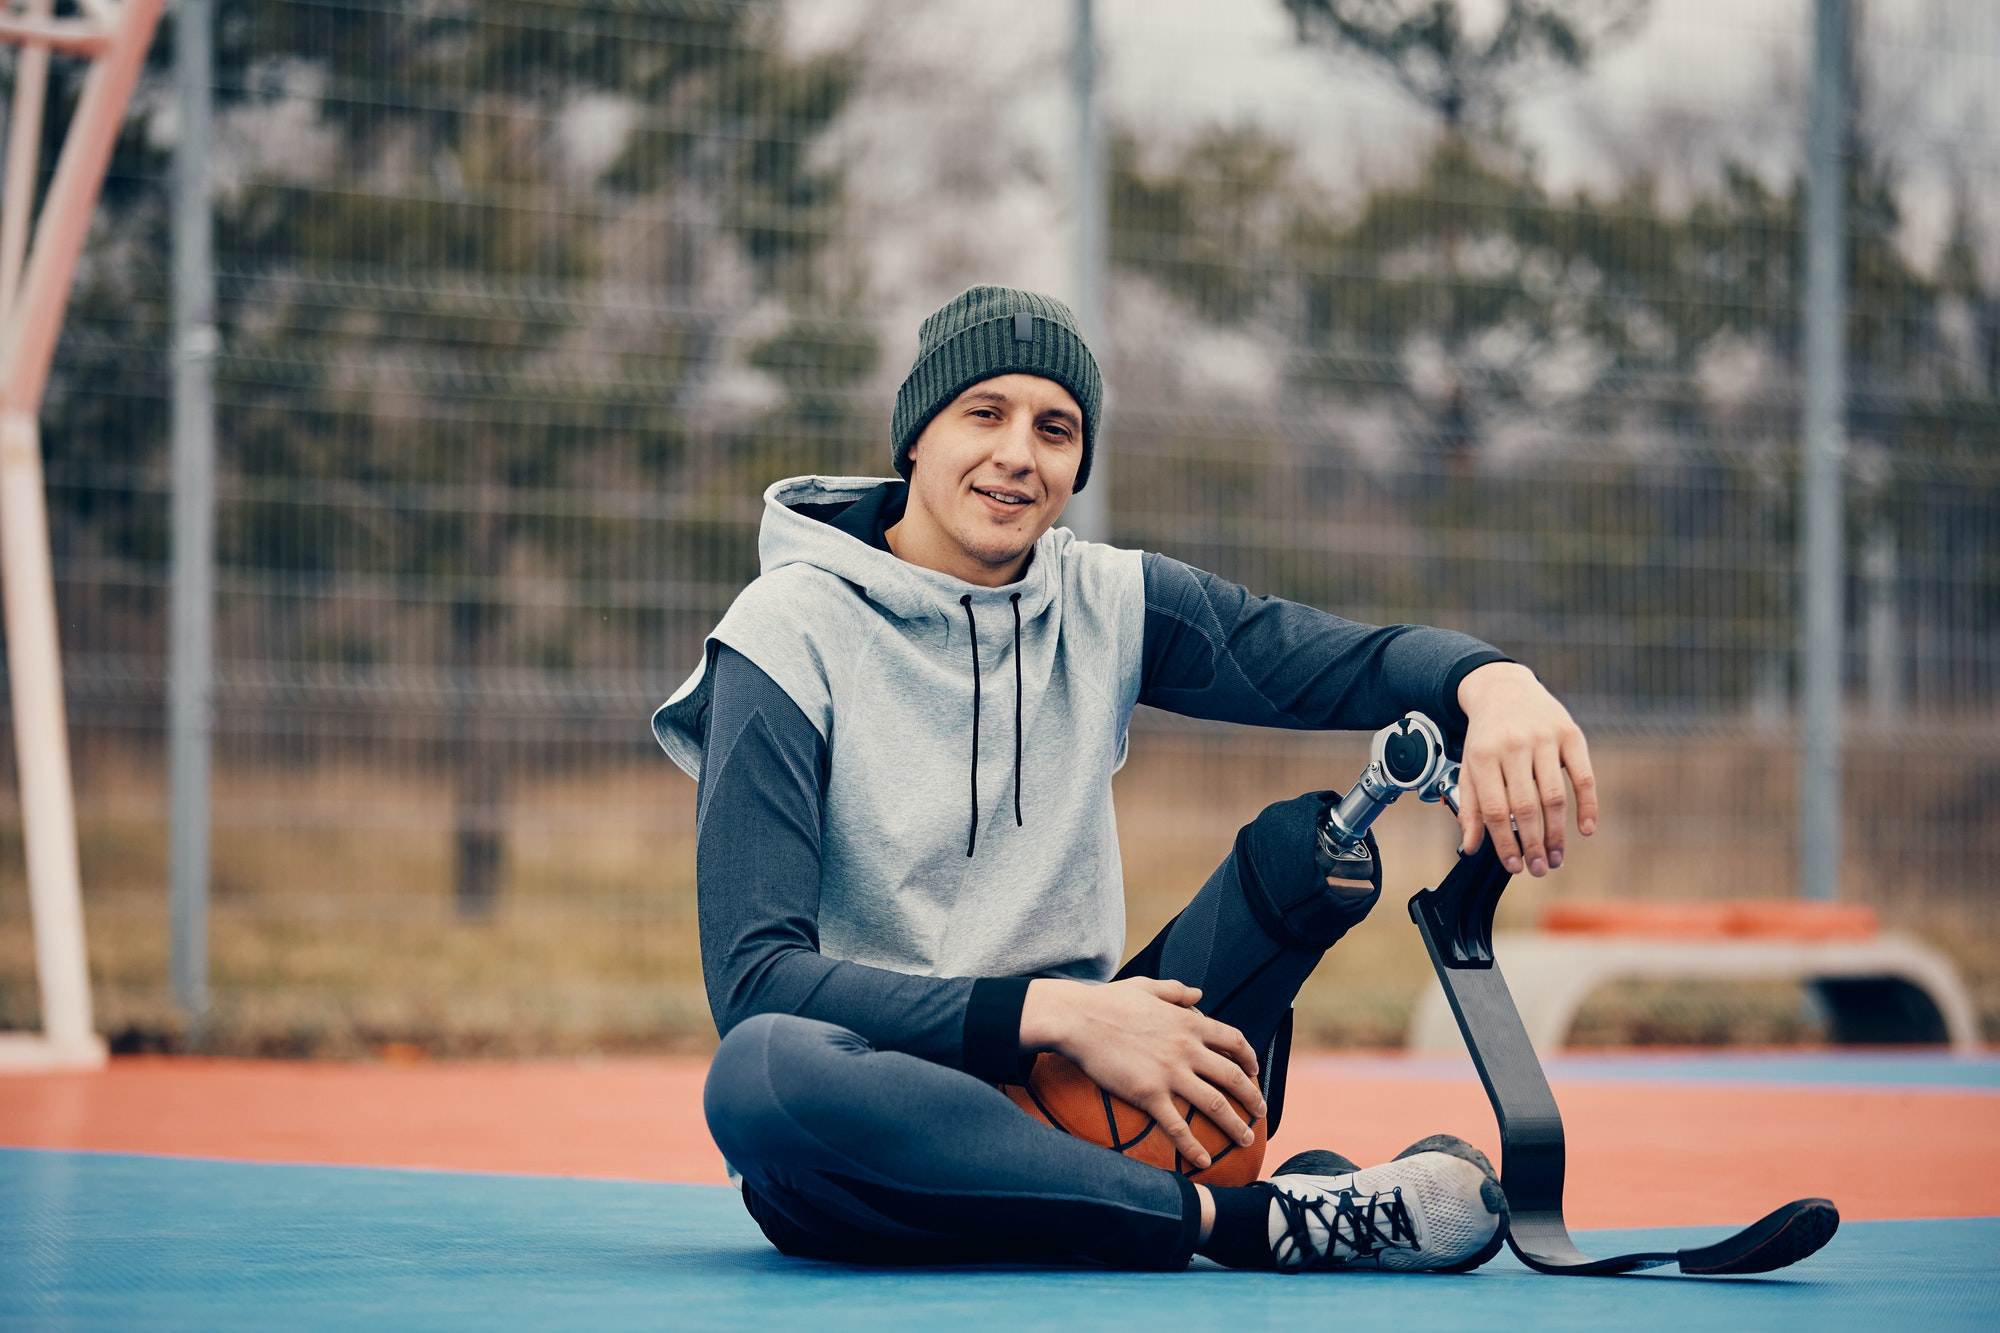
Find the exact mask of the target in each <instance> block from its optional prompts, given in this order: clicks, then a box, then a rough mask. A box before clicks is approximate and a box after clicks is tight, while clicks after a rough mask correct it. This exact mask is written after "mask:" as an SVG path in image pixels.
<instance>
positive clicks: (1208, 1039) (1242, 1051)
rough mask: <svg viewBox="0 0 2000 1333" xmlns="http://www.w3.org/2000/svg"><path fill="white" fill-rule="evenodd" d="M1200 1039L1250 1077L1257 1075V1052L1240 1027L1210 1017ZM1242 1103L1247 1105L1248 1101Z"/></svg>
mask: <svg viewBox="0 0 2000 1333" xmlns="http://www.w3.org/2000/svg"><path fill="white" fill-rule="evenodd" d="M1201 1039H1202V1041H1203V1042H1205V1043H1207V1045H1208V1048H1209V1049H1210V1050H1211V1051H1215V1052H1217V1053H1219V1054H1221V1055H1223V1056H1226V1057H1228V1058H1229V1059H1231V1060H1234V1061H1235V1062H1236V1067H1237V1068H1239V1069H1241V1070H1242V1071H1243V1072H1244V1073H1245V1074H1248V1075H1249V1076H1250V1077H1251V1078H1256V1077H1257V1052H1256V1051H1254V1050H1252V1049H1251V1048H1250V1039H1249V1038H1248V1037H1246V1036H1244V1035H1243V1033H1242V1031H1241V1030H1240V1029H1237V1028H1233V1027H1231V1026H1230V1025H1229V1024H1227V1023H1224V1022H1221V1021H1219V1020H1217V1019H1210V1020H1208V1026H1207V1027H1206V1028H1205V1029H1203V1031H1202V1036H1201ZM1243 1104H1244V1105H1245V1106H1248V1105H1249V1104H1250V1103H1248V1102H1245V1103H1243Z"/></svg>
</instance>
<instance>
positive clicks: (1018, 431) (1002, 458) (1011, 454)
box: [993, 420, 1035, 472]
mask: <svg viewBox="0 0 2000 1333" xmlns="http://www.w3.org/2000/svg"><path fill="white" fill-rule="evenodd" d="M1033 430H1034V423H1033V422H1031V421H1022V420H1016V421H1011V422H1009V423H1008V424H1007V429H1006V430H1004V431H1002V432H1001V433H1000V439H999V442H998V443H996V444H995V445H994V447H993V460H994V461H995V462H996V463H999V464H1000V465H1001V466H1002V467H1005V468H1011V469H1013V470H1014V471H1016V472H1025V471H1027V470H1028V469H1029V468H1032V467H1033V466H1034V465H1035V444H1034V439H1033V436H1032V431H1033Z"/></svg>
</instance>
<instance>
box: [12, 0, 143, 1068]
mask: <svg viewBox="0 0 2000 1333" xmlns="http://www.w3.org/2000/svg"><path fill="white" fill-rule="evenodd" d="M162 3H163V0H124V2H123V3H122V4H113V3H111V0H90V3H86V4H85V5H83V9H84V11H85V17H83V18H77V19H62V20H57V19H53V18H51V17H49V13H50V10H51V8H52V6H51V5H50V4H49V3H48V0H32V2H31V3H30V4H29V5H28V6H26V12H25V13H21V12H16V11H8V12H4V13H0V41H6V42H11V43H14V44H18V45H20V46H21V47H22V48H23V50H22V52H21V60H20V65H19V68H18V71H17V73H18V76H19V77H18V82H17V84H16V98H15V110H14V125H13V126H12V134H11V135H10V138H11V143H10V145H9V147H10V151H9V153H8V158H7V182H6V189H7V195H6V207H5V213H4V216H0V294H4V295H5V296H6V297H7V298H8V299H7V300H6V301H5V302H4V304H0V321H4V326H0V584H4V588H5V600H6V626H7V654H8V680H9V684H10V686H11V690H12V697H13V708H14V746H15V753H16V756H17V760H18V762H19V765H20V789H21V823H22V835H23V841H24V842H25V844H26V850H27V862H28V901H29V907H30V911H31V912H32V914H33V918H34V930H35V962H36V968H37V971H38V974H39V976H40V978H41V992H42V995H41V998H42V1026H43V1032H42V1034H41V1035H39V1036H35V1035H20V1034H14V1035H7V1036H0V1069H8V1068H24V1067H31V1068H50V1067H71V1068H74V1067H78V1066H83V1067H89V1066H93V1065H98V1064H101V1063H103V1061H104V1043H103V1042H102V1040H100V1039H99V1038H98V1036H97V1034H96V1031H95V1025H94V1023H93V1021H92V1018H91V1004H90V977H89V968H88V962H87V960H86V957H85V954H84V943H83V903H82V894H81V889H80V884H79V879H78V874H77V848H76V807H75V801H74V795H73V791H72V788H71V785H70V767H69V741H68V729H67V725H66V722H65V714H64V709H63V692H62V665H61V656H60V653H59V652H58V649H57V637H56V606H55V580H54V575H53V572H52V570H51V567H50V561H49V535H48V533H49V529H48V507H47V502H46V499H45V497H44V494H43V482H42V447H41V428H40V425H39V424H38V421H39V417H40V415H41V407H42V393H43V390H44V389H45V388H46V386H47V384H48V373H49V363H50V361H51V360H52V359H53V358H54V356H55V346H56V336H57V335H58V334H59V333H60V332H61V330H62V320H63V312H64V309H65V308H66V307H67V305H68V303H69V292H70V286H71V283H72V281H73V279H74V278H75V275H76V263H77V259H78V257H79V256H80V255H81V253H82V251H83V242H84V237H85V235H86V234H87V233H88V231H89V229H90V215H91V211H92V209H93V208H94V207H95V206H96V203H97V195H98V191H99V189H100V188H101V187H102V185H103V183H104V172H105V168H106V167H107V166H108V165H109V164H110V161H111V151H112V148H113V147H114V146H115V145H116V143H117V141H118V131H119V128H120V126H122V125H123V123H124V119H125V109H126V107H127V106H128V105H129V104H130V102H131V99H132V90H133V88H134V86H135V85H136V84H137V83H138V79H139V71H140V68H141V66H142V65H143V64H144V62H145V57H146V48H147V47H148V46H149V45H150V44H151V42H152V38H153V31H154V29H155V28H156V27H157V26H158V25H159V19H160V9H161V6H162ZM50 51H60V52H64V53H67V54H81V55H85V56H87V57H88V58H89V59H90V61H91V67H90V72H89V74H87V75H86V76H85V78H84V84H83V91H82V93H81V95H80V96H79V97H78V99H77V105H76V112H75V116H74V118H73V119H72V121H71V123H70V127H69V131H68V133H67V134H66V135H65V136H64V139H63V148H62V153H61V156H60V157H59V158H58V159H57V162H56V171H55V177H54V179H53V181H52V182H51V183H50V185H49V193H48V198H47V201H46V202H45V203H44V205H43V208H42V214H41V219H40V221H39V222H38V223H37V224H36V225H35V228H34V241H33V244H32V246H31V247H30V248H29V252H28V256H27V266H26V269H25V271H21V270H19V269H18V268H17V266H18V265H19V263H20V248H21V241H22V237H24V236H25V234H26V220H27V217H28V214H29V213H30V212H31V211H32V210H31V207H30V205H31V202H32V201H31V199H30V197H29V196H30V194H31V192H32V190H33V186H34V177H35V155H34V148H35V144H36V142H37V140H38V139H39V135H40V129H41V125H40V120H41V103H42V93H43V89H44V88H45V86H46V78H47V68H48V56H49V52H50ZM17 272H19V273H20V280H19V281H18V282H16V280H15V277H16V273H17Z"/></svg>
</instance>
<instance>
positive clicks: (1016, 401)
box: [891, 374, 1083, 587]
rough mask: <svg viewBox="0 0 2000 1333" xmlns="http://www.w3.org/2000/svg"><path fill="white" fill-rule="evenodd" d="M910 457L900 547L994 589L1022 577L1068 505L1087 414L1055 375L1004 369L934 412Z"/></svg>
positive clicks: (896, 533) (908, 555) (895, 534)
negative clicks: (1040, 541) (1038, 542)
mask: <svg viewBox="0 0 2000 1333" xmlns="http://www.w3.org/2000/svg"><path fill="white" fill-rule="evenodd" d="M910 459H911V465H912V470H911V473H910V502H909V505H908V507H907V509H906V510H905V512H904V515H903V520H902V522H900V523H898V524H897V525H896V528H895V529H892V542H891V544H892V546H893V548H894V549H895V551H896V553H897V554H898V555H900V556H902V557H903V558H904V559H906V560H913V561H915V562H916V563H918V564H922V565H927V566H929V567H931V568H933V569H939V570H942V571H943V572H945V573H948V574H954V575H956V576H957V577H959V578H962V579H965V580H966V581H967V582H970V583H980V584H985V585H986V586H988V587H997V586H999V585H1000V584H1003V583H1010V582H1012V581H1014V580H1015V579H1017V578H1019V577H1020V574H1021V567H1022V565H1023V563H1024V562H1025V557H1026V556H1027V554H1028V551H1029V549H1030V548H1031V547H1033V546H1034V544H1035V540H1036V539H1037V538H1038V537H1040V536H1041V535H1042V534H1043V533H1044V532H1046V531H1048V529H1049V527H1050V525H1051V524H1053V523H1054V522H1055V521H1056V519H1057V518H1058V517H1059V516H1060V515H1061V514H1062V511H1063V506H1064V505H1066V504H1068V503H1069V497H1070V491H1071V489H1072V488H1073V487H1074V486H1075V484H1076V471H1077V468H1078V467H1079V466H1081V464H1082V463H1083V413H1082V412H1080V411H1079V410H1078V409H1077V405H1076V399H1074V398H1072V397H1071V396H1070V393H1069V390H1067V389H1065V388H1063V387H1062V386H1061V385H1060V384H1057V383H1056V382H1055V381H1053V380H1046V379H1043V378H1042V377H1041V376H1039V375H1023V374H1013V375H997V376H995V377H994V378H992V379H989V380H981V381H980V382H979V383H977V384H975V385H973V386H972V387H971V388H969V389H967V390H966V391H965V392H964V393H961V394H960V395H959V396H958V397H957V398H955V399H953V400H952V402H951V403H950V405H949V406H947V407H946V408H945V409H944V410H943V411H941V412H939V413H938V414H937V415H936V416H935V417H932V418H931V421H930V424H929V425H927V426H925V427H924V430H923V434H921V435H919V436H918V437H917V440H916V443H914V444H912V445H911V446H910ZM1003 496H1004V497H1008V498H1006V499H1002V498H1000V497H1003ZM1017 501H1018V502H1017Z"/></svg>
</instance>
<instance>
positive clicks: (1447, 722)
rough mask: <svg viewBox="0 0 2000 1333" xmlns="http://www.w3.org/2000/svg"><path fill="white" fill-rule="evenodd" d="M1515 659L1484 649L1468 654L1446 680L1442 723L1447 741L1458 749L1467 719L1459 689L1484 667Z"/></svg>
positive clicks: (1454, 665) (1441, 714)
mask: <svg viewBox="0 0 2000 1333" xmlns="http://www.w3.org/2000/svg"><path fill="white" fill-rule="evenodd" d="M1513 660H1514V659H1513V658H1511V657H1509V656H1507V655H1506V654H1505V653H1503V652H1500V651H1498V650H1497V649H1493V648H1483V649H1481V650H1480V651H1478V652H1476V653H1467V654H1466V655H1465V656H1464V657H1461V658H1459V659H1458V661H1457V662H1456V663H1455V664H1453V666H1452V668H1451V670H1450V672H1448V673H1447V674H1446V676H1445V678H1444V698H1443V699H1441V700H1439V701H1438V702H1439V709H1440V719H1439V720H1440V721H1442V722H1443V723H1444V729H1445V733H1446V735H1445V739H1446V740H1447V741H1449V742H1451V747H1452V748H1453V749H1456V748H1457V747H1458V743H1459V742H1461V741H1463V740H1464V739H1465V728H1466V724H1467V718H1466V716H1465V710H1464V709H1463V708H1460V707H1459V706H1458V687H1459V685H1460V683H1461V682H1463V681H1464V680H1465V678H1466V677H1467V676H1469V675H1471V674H1472V673H1473V672H1475V671H1477V670H1479V668H1481V667H1483V666H1492V665H1493V664H1494V663H1495V662H1512V661H1513Z"/></svg>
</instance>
